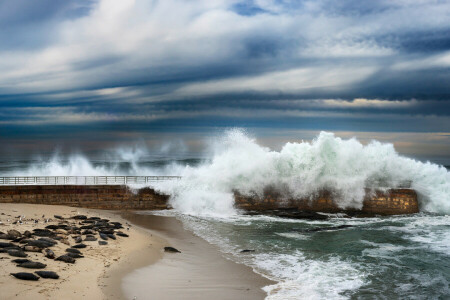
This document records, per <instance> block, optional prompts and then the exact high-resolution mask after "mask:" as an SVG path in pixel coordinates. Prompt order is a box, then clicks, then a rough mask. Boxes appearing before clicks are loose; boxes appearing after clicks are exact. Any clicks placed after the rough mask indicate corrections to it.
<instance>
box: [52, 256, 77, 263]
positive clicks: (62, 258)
mask: <svg viewBox="0 0 450 300" xmlns="http://www.w3.org/2000/svg"><path fill="white" fill-rule="evenodd" d="M55 260H60V261H63V262H66V263H70V264H74V263H75V258H73V257H70V256H68V255H61V256H60V257H58V258H56V259H55Z"/></svg>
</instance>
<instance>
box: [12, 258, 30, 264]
mask: <svg viewBox="0 0 450 300" xmlns="http://www.w3.org/2000/svg"><path fill="white" fill-rule="evenodd" d="M29 261H31V260H29V259H26V258H18V259H13V260H12V262H13V263H16V264H23V263H26V262H29Z"/></svg>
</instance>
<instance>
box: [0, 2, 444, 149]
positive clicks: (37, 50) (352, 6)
mask: <svg viewBox="0 0 450 300" xmlns="http://www.w3.org/2000/svg"><path fill="white" fill-rule="evenodd" d="M449 16H450V3H448V1H439V0H420V1H406V0H390V1H387V0H386V1H385V0H382V1H355V0H343V1H331V0H314V1H312V0H302V1H275V0H253V1H238V0H208V1H207V0H199V1H184V0H165V1H157V0H96V1H95V0H83V1H56V0H45V1H41V2H40V4H39V5H37V4H28V2H27V4H24V2H23V1H22V0H14V1H12V0H7V1H3V2H2V3H1V4H0V20H1V21H0V25H1V26H0V38H1V39H2V40H3V41H4V43H2V45H1V46H0V109H1V110H0V117H1V119H0V127H2V128H0V132H2V133H5V132H6V133H7V134H5V136H8V139H10V140H12V139H13V138H14V136H15V137H16V138H17V139H20V138H21V137H23V136H28V137H29V138H33V135H31V136H30V134H29V133H26V134H25V133H24V132H26V131H27V130H28V132H33V127H36V126H37V127H41V128H42V127H45V126H48V127H49V126H59V128H60V129H61V130H63V129H65V128H66V126H69V127H71V129H72V130H74V131H77V132H79V133H80V134H82V135H83V134H85V135H87V133H86V128H88V127H89V126H90V127H91V128H93V129H95V130H99V131H102V130H104V131H105V132H106V131H110V130H111V131H114V130H115V131H116V132H117V133H119V132H125V131H127V130H128V131H134V132H136V134H138V133H142V132H143V131H148V132H158V131H161V130H162V131H167V130H169V128H170V130H172V131H173V132H179V133H180V134H183V133H185V132H186V127H189V128H191V129H192V128H202V130H204V131H205V132H206V131H208V130H214V129H215V128H222V127H232V126H243V127H256V128H280V130H281V128H284V130H286V131H289V130H292V129H293V128H297V129H298V130H329V131H334V130H346V131H352V132H358V131H371V132H385V131H393V132H413V131H416V132H417V131H420V132H424V131H427V132H447V131H448V129H449V118H450V117H449V114H450V108H449V105H448V101H449V97H450V85H449V84H448V82H449V78H450V54H449V53H450V38H449V34H448V33H449V32H450V25H449V24H450V17H449ZM387 123H390V125H389V126H388V125H386V124H387ZM206 128H209V129H206ZM192 130H194V129H192ZM194 131H195V130H194Z"/></svg>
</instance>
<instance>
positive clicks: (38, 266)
mask: <svg viewBox="0 0 450 300" xmlns="http://www.w3.org/2000/svg"><path fill="white" fill-rule="evenodd" d="M17 266H18V267H21V268H27V269H44V268H45V267H46V266H47V265H46V264H43V263H40V262H35V261H27V262H24V263H22V264H19V265H17Z"/></svg>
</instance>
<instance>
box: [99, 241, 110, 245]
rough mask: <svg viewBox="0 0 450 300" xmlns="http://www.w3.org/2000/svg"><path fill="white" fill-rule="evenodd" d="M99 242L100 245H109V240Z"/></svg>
mask: <svg viewBox="0 0 450 300" xmlns="http://www.w3.org/2000/svg"><path fill="white" fill-rule="evenodd" d="M98 244H99V245H100V246H105V245H108V242H107V241H98Z"/></svg>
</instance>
